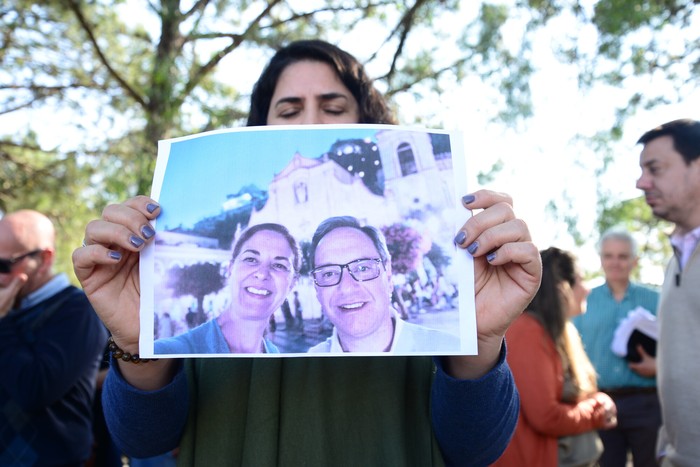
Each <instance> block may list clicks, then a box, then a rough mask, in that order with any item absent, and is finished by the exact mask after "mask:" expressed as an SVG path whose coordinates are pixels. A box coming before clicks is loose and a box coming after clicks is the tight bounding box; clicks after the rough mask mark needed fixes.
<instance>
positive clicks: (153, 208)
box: [146, 203, 159, 214]
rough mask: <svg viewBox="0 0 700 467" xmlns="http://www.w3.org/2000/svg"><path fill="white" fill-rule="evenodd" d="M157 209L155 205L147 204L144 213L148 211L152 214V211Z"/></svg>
mask: <svg viewBox="0 0 700 467" xmlns="http://www.w3.org/2000/svg"><path fill="white" fill-rule="evenodd" d="M158 207H159V206H158V205H157V204H155V203H148V204H147V205H146V211H148V212H149V213H151V214H153V211H155V210H156V209H158Z"/></svg>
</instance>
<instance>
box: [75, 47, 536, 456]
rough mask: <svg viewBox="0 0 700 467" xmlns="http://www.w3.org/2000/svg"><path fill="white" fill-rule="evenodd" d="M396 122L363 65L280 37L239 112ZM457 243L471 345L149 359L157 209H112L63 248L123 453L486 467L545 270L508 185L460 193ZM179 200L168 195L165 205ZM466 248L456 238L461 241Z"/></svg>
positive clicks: (144, 201)
mask: <svg viewBox="0 0 700 467" xmlns="http://www.w3.org/2000/svg"><path fill="white" fill-rule="evenodd" d="M331 123H395V120H394V117H393V115H392V114H391V112H390V110H389V106H388V104H387V102H386V101H385V100H384V98H383V97H382V96H381V94H379V92H378V91H377V90H376V89H375V88H374V86H373V84H372V80H371V79H369V77H368V76H367V74H366V73H365V71H364V68H363V67H362V65H361V64H360V63H359V62H358V61H357V59H355V58H354V57H353V56H352V55H350V54H348V53H347V52H345V51H343V50H341V49H339V48H337V47H335V46H333V45H332V44H329V43H327V42H324V41H320V40H308V41H297V42H292V43H291V44H289V45H287V46H285V47H283V48H281V49H280V50H279V51H277V53H276V54H275V55H274V56H273V57H272V59H271V60H270V62H269V64H268V65H267V67H266V68H265V70H264V71H263V73H262V75H261V77H260V79H259V80H258V83H257V84H256V85H255V87H254V89H253V93H252V95H251V111H250V115H249V118H248V124H249V125H273V124H278V125H279V124H331ZM462 204H463V206H464V208H465V210H471V211H473V215H472V216H469V215H468V214H467V212H466V211H465V212H464V213H463V216H464V218H466V219H467V220H466V222H464V224H463V225H462V227H461V228H460V229H459V231H458V232H457V233H456V236H455V243H456V244H457V245H458V246H459V248H460V249H462V250H463V254H469V255H471V256H472V257H473V258H474V280H475V300H476V319H477V330H478V346H479V354H478V355H468V356H461V355H460V356H456V355H453V356H445V357H434V358H431V357H426V356H421V357H400V356H394V357H392V358H377V357H356V358H236V359H215V358H200V359H184V360H177V359H159V360H158V361H148V362H144V361H143V360H142V359H140V358H138V356H136V357H134V355H133V354H136V353H137V352H138V343H139V332H140V329H139V319H138V315H139V304H140V290H139V286H138V285H139V277H138V273H139V268H138V263H139V254H140V252H141V250H142V249H143V247H144V246H146V245H149V244H151V243H152V242H153V236H151V235H147V234H149V233H150V232H151V231H152V227H150V222H151V221H152V220H154V219H155V218H156V217H157V216H158V215H159V214H160V212H161V207H160V206H159V205H158V203H157V202H155V201H154V200H152V199H150V198H148V197H145V196H137V197H135V198H132V199H129V200H127V201H125V202H123V203H121V204H115V205H110V206H107V207H106V208H105V210H104V213H103V217H102V218H101V219H97V220H94V221H92V222H90V223H89V224H88V225H87V227H86V229H85V240H86V241H85V243H86V246H85V247H81V248H79V249H77V250H76V251H75V252H74V253H73V265H74V269H75V271H76V275H77V277H78V278H79V280H80V281H81V283H82V284H83V287H84V288H85V291H86V293H87V294H88V296H89V297H90V300H91V301H92V303H93V305H94V307H95V310H96V312H97V313H98V314H99V316H100V318H101V319H102V320H103V322H104V323H105V325H106V326H107V327H108V328H109V329H110V330H111V331H112V333H113V336H114V343H115V345H116V346H117V347H120V348H121V350H122V351H123V352H125V353H128V354H129V355H130V358H127V359H126V360H125V359H124V358H123V357H124V356H126V355H124V356H123V357H122V358H121V359H119V360H117V359H115V358H114V354H113V358H112V368H113V369H114V370H115V371H110V372H109V375H108V377H107V380H106V381H105V393H104V397H103V401H104V406H105V417H106V419H107V423H108V425H109V427H110V430H111V431H112V433H113V435H114V437H115V440H117V442H118V443H119V445H120V446H122V447H123V449H124V451H125V452H126V453H127V454H129V455H132V456H137V457H148V456H153V455H157V454H161V453H163V452H167V451H169V450H171V449H173V448H174V447H176V446H180V450H179V455H178V462H179V463H180V464H181V465H198V466H210V465H219V464H220V463H221V460H222V459H227V460H230V463H231V464H232V465H256V466H270V467H271V466H297V465H389V464H393V465H420V466H426V467H427V466H441V465H448V466H450V465H465V464H471V465H475V466H479V465H488V464H490V463H491V462H493V461H494V460H495V459H496V458H497V457H498V456H499V455H500V453H501V452H502V451H503V449H505V447H506V445H507V444H508V441H509V439H510V436H511V434H512V432H513V430H514V428H515V424H516V421H517V414H518V394H517V391H516V388H515V385H514V382H513V377H512V374H511V372H510V370H509V368H508V365H507V364H506V362H505V355H506V347H505V342H504V339H503V337H504V335H505V332H506V329H507V328H508V326H509V325H510V323H511V322H512V321H513V320H514V319H515V318H516V317H517V316H518V315H520V314H521V313H522V311H523V309H524V308H525V306H526V305H527V304H528V303H529V302H530V300H531V298H532V296H533V295H534V293H535V291H536V290H537V287H538V285H539V283H540V277H541V263H540V258H539V255H538V254H537V248H536V247H535V245H534V244H533V243H532V241H531V236H530V232H529V230H528V228H527V225H526V223H525V222H523V221H522V220H520V219H518V218H517V217H516V216H515V213H514V211H513V200H512V198H511V197H510V196H509V195H507V194H504V193H497V192H493V191H488V190H480V191H477V192H475V193H470V194H467V195H465V196H464V197H463V198H462ZM166 208H167V209H177V206H172V207H166ZM464 250H466V251H464Z"/></svg>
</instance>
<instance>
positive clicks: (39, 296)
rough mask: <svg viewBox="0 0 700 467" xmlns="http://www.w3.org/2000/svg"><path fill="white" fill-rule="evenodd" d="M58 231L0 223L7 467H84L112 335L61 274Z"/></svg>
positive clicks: (23, 222)
mask: <svg viewBox="0 0 700 467" xmlns="http://www.w3.org/2000/svg"><path fill="white" fill-rule="evenodd" d="M54 242H55V231H54V226H53V224H52V223H51V221H50V220H49V218H48V217H46V216H45V215H43V214H41V213H39V212H37V211H32V210H21V211H17V212H13V213H9V214H7V215H5V216H4V217H3V218H2V219H0V375H1V376H0V465H8V466H10V465H12V466H25V465H26V466H29V465H81V464H83V463H85V462H86V461H87V460H88V458H89V457H90V455H91V450H92V440H93V434H92V421H93V397H94V395H95V384H96V379H97V371H98V368H99V364H100V359H101V358H102V354H103V350H104V346H105V343H106V341H107V332H106V330H105V328H104V326H103V325H102V323H100V320H99V318H98V317H97V315H96V314H95V313H94V312H93V310H92V307H91V306H90V303H89V302H88V300H87V298H86V297H85V294H84V293H83V292H82V291H81V290H80V289H78V288H76V287H73V286H71V285H70V283H69V281H68V277H67V276H66V275H65V274H54V272H53V263H54V259H55V255H56V248H55V244H54Z"/></svg>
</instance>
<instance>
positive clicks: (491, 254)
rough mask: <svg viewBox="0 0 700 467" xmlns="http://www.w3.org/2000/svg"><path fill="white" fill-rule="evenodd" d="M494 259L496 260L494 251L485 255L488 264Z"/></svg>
mask: <svg viewBox="0 0 700 467" xmlns="http://www.w3.org/2000/svg"><path fill="white" fill-rule="evenodd" d="M494 259H496V252H495V251H492V252H491V253H489V254H488V255H486V261H488V262H489V263H490V262H491V261H493V260H494Z"/></svg>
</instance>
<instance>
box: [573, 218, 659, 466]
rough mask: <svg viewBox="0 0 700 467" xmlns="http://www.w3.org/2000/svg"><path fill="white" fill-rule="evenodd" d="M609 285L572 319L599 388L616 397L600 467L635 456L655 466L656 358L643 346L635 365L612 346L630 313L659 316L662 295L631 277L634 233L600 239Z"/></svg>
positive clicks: (634, 260) (640, 463)
mask: <svg viewBox="0 0 700 467" xmlns="http://www.w3.org/2000/svg"><path fill="white" fill-rule="evenodd" d="M598 248H599V253H600V264H601V266H602V268H603V272H604V273H605V284H603V285H601V286H599V287H596V288H594V289H593V290H592V291H591V293H590V295H589V296H588V303H587V306H586V312H585V313H583V314H581V315H579V316H577V317H575V318H574V319H573V323H574V324H575V325H576V327H577V328H578V330H579V333H580V334H581V339H582V340H583V345H584V348H585V350H586V353H587V354H588V356H589V358H590V359H591V362H592V363H593V367H594V368H595V369H596V372H597V373H598V386H599V387H600V388H601V389H600V390H601V391H603V392H605V393H606V394H608V395H609V396H610V397H612V399H613V400H614V401H615V406H616V407H617V426H616V427H615V428H611V429H609V430H601V431H600V438H601V440H602V441H603V446H604V448H605V449H604V451H603V455H602V456H601V458H600V465H601V467H616V466H622V465H625V463H626V462H627V457H628V455H630V454H631V455H632V459H633V460H634V465H635V467H647V466H649V467H651V466H656V465H657V463H656V454H655V451H656V438H657V434H658V431H659V427H660V426H661V407H660V405H659V398H658V395H657V393H656V378H655V375H656V363H655V359H654V358H653V357H651V356H650V355H648V354H647V353H646V352H644V349H638V351H639V352H640V355H641V356H642V359H641V360H640V361H637V362H632V363H630V362H629V361H628V360H627V359H625V358H623V357H619V356H617V355H616V354H615V353H613V351H612V349H611V344H612V342H613V337H614V335H615V330H616V329H617V327H618V325H619V324H620V322H621V321H622V320H624V319H625V318H626V317H627V314H628V313H629V312H630V311H631V310H633V309H636V308H637V307H642V308H644V309H646V310H647V311H649V312H650V313H652V314H656V307H657V305H658V301H659V294H658V293H657V292H656V291H655V290H653V289H651V288H649V287H645V286H643V285H641V284H635V283H633V282H632V281H631V280H630V276H631V275H632V271H633V270H634V268H635V267H636V266H637V260H638V255H637V245H636V242H635V241H634V239H633V238H632V236H631V235H630V234H629V232H626V231H624V230H619V229H613V230H608V231H607V232H605V233H604V234H603V235H602V236H601V238H600V241H599V243H598Z"/></svg>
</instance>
